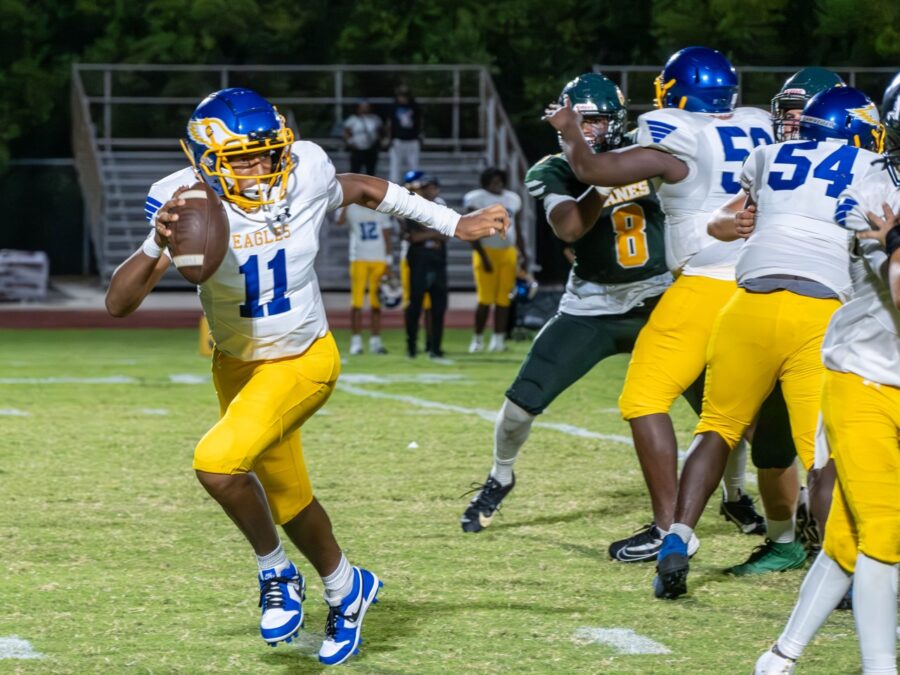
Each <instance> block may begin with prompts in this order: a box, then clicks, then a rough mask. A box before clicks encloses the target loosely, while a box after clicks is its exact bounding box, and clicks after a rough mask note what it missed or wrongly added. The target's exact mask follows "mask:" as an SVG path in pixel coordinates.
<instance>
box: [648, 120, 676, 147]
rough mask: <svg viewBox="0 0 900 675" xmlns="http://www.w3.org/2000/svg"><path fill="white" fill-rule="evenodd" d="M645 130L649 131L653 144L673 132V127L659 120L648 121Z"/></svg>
mask: <svg viewBox="0 0 900 675" xmlns="http://www.w3.org/2000/svg"><path fill="white" fill-rule="evenodd" d="M647 128H648V129H649V130H650V138H652V139H653V142H654V143H659V142H660V141H661V140H662V139H664V138H665V137H666V136H668V135H669V134H671V133H672V132H673V131H675V125H673V124H666V123H665V122H660V121H659V120H650V121H648V122H647Z"/></svg>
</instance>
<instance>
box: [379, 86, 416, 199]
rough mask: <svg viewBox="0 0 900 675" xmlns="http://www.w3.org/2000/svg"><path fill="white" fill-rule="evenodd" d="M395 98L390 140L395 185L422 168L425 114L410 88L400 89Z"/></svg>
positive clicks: (392, 174) (397, 90)
mask: <svg viewBox="0 0 900 675" xmlns="http://www.w3.org/2000/svg"><path fill="white" fill-rule="evenodd" d="M394 94H395V95H394V104H393V106H391V114H390V116H389V117H388V128H387V137H388V139H389V142H390V147H391V151H390V162H391V169H390V178H391V181H392V182H394V183H399V182H400V176H402V175H404V172H405V171H406V172H408V171H414V170H416V169H417V168H418V166H419V144H420V135H421V133H422V110H421V108H420V107H419V104H418V103H416V99H415V98H413V95H412V94H411V93H410V91H409V88H408V87H407V86H406V85H400V86H399V87H397V89H396V90H395V92H394Z"/></svg>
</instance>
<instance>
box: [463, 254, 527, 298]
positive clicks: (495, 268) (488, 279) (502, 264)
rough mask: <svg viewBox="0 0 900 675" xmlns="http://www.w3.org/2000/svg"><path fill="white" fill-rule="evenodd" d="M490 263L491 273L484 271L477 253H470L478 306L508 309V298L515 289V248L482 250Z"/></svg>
mask: <svg viewBox="0 0 900 675" xmlns="http://www.w3.org/2000/svg"><path fill="white" fill-rule="evenodd" d="M484 253H485V255H486V256H487V257H488V260H490V261H491V268H492V269H491V271H490V272H488V271H487V270H485V269H484V263H483V262H482V260H481V255H480V254H479V253H478V251H472V273H473V274H474V275H475V290H476V291H477V294H478V304H479V305H488V306H490V305H496V306H497V307H509V303H510V299H509V296H510V294H511V293H512V291H513V289H514V288H515V287H516V266H517V264H518V262H519V254H518V251H516V249H515V247H513V246H509V247H507V248H489V247H485V248H484Z"/></svg>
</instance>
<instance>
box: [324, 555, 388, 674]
mask: <svg viewBox="0 0 900 675" xmlns="http://www.w3.org/2000/svg"><path fill="white" fill-rule="evenodd" d="M382 586H383V584H382V582H381V581H380V580H379V579H378V577H376V576H375V575H374V574H372V573H371V572H370V571H369V570H364V569H362V568H361V567H354V568H353V589H352V590H351V591H350V593H349V594H348V595H347V597H345V598H344V599H343V600H341V604H340V605H338V606H337V607H329V608H328V619H327V620H326V622H325V639H324V640H323V641H322V647H321V649H319V661H321V662H322V663H324V664H325V665H328V666H336V665H337V664H339V663H343V662H344V661H346V660H347V659H349V658H350V657H351V656H353V655H354V654H359V645H360V643H361V642H362V622H363V617H365V615H366V610H367V609H369V605H373V604H375V603H377V602H378V589H380V588H381V587H382Z"/></svg>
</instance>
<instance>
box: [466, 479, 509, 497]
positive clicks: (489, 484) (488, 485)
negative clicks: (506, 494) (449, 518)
mask: <svg viewBox="0 0 900 675" xmlns="http://www.w3.org/2000/svg"><path fill="white" fill-rule="evenodd" d="M495 486H496V487H495ZM469 488H470V489H469V490H466V491H465V492H463V493H462V494H461V495H460V496H459V497H460V499H462V498H463V497H465V496H466V495H470V494H472V493H473V492H479V491H480V493H481V494H478V495H475V498H474V499H473V500H472V501H473V502H476V501H480V500H481V498H482V497H484V496H485V495H490V494H491V493H492V492H496V491H497V490H502V489H503V486H502V485H500V483H499V481H497V480H495V479H494V478H493V477H492V478H488V479H487V480H486V481H485V482H484V483H471V484H469Z"/></svg>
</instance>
